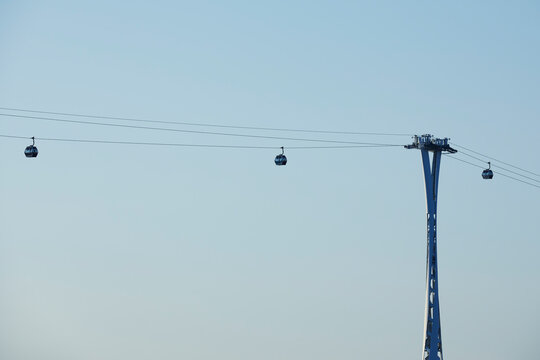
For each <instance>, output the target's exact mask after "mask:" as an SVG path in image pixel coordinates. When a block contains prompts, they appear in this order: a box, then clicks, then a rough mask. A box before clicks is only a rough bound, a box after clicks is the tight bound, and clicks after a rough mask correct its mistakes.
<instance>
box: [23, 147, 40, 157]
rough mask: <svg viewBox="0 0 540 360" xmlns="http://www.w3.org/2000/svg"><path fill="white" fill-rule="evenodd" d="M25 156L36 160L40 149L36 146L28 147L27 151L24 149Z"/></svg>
mask: <svg viewBox="0 0 540 360" xmlns="http://www.w3.org/2000/svg"><path fill="white" fill-rule="evenodd" d="M24 155H25V156H26V157H27V158H35V157H37V156H38V149H37V147H35V146H34V145H28V146H27V147H26V149H24Z"/></svg>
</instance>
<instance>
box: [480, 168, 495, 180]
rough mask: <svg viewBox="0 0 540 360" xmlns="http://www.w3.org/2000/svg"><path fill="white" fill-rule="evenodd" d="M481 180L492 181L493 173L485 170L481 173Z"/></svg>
mask: <svg viewBox="0 0 540 360" xmlns="http://www.w3.org/2000/svg"><path fill="white" fill-rule="evenodd" d="M482 178H484V179H493V171H491V170H490V169H486V170H484V171H482Z"/></svg>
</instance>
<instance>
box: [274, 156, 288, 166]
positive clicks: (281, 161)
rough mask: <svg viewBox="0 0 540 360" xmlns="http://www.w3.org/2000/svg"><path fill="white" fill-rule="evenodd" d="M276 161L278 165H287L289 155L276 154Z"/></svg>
mask: <svg viewBox="0 0 540 360" xmlns="http://www.w3.org/2000/svg"><path fill="white" fill-rule="evenodd" d="M274 162H275V163H276V165H278V166H281V165H287V157H286V156H285V155H283V154H279V155H277V156H276V159H275V160H274Z"/></svg>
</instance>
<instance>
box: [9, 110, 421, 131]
mask: <svg viewBox="0 0 540 360" xmlns="http://www.w3.org/2000/svg"><path fill="white" fill-rule="evenodd" d="M0 110H9V111H19V112H27V113H34V114H48V115H60V116H71V117H80V118H88V119H106V120H119V121H132V122H141V123H154V124H170V125H185V126H200V127H214V128H226V129H242V130H260V131H282V132H300V133H314V134H338V135H371V136H412V134H403V133H382V132H356V131H333V130H311V129H288V128H269V127H258V126H239V125H220V124H207V123H193V122H182V121H165V120H150V119H141V118H131V117H117V116H103V115H89V114H80V113H68V112H54V111H43V110H29V109H19V108H9V107H0Z"/></svg>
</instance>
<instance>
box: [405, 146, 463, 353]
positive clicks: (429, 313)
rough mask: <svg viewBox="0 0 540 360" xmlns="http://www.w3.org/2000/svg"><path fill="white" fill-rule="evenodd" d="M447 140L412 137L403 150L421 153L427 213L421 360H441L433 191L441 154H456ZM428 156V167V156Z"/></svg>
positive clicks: (435, 211) (436, 187)
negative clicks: (409, 143)
mask: <svg viewBox="0 0 540 360" xmlns="http://www.w3.org/2000/svg"><path fill="white" fill-rule="evenodd" d="M448 140H449V139H448V138H444V139H438V138H434V137H433V136H432V135H422V136H417V135H415V136H414V142H413V143H412V144H411V145H406V146H405V148H407V149H419V150H420V151H421V153H422V165H423V169H424V184H425V188H426V210H427V259H426V308H425V310H424V314H425V316H424V340H423V351H422V360H443V350H442V337H441V317H440V312H439V281H438V274H437V191H438V183H439V170H440V167H441V154H442V153H443V152H445V151H446V152H449V153H452V154H453V153H456V152H457V150H455V149H452V148H451V147H450V145H448ZM430 152H432V153H433V155H432V160H431V162H432V163H431V166H430V156H429V153H430Z"/></svg>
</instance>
